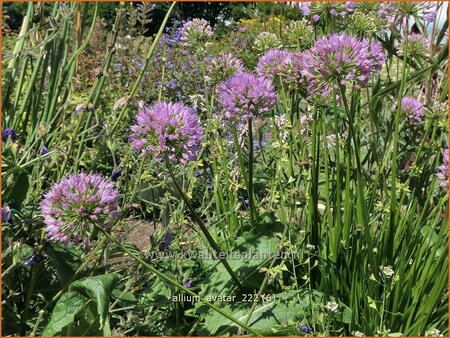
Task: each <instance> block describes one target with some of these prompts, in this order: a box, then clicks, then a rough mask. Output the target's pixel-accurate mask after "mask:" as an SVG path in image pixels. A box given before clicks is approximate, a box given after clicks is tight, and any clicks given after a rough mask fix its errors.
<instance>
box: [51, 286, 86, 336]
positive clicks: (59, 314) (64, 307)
mask: <svg viewBox="0 0 450 338" xmlns="http://www.w3.org/2000/svg"><path fill="white" fill-rule="evenodd" d="M87 301H88V299H87V298H86V297H84V296H83V295H81V294H79V293H78V292H73V291H69V292H66V293H65V294H63V295H62V296H61V298H60V299H59V301H58V303H57V304H56V305H55V308H54V309H53V312H52V315H51V317H50V321H49V323H48V324H47V326H46V328H45V329H44V331H43V332H42V336H55V335H62V334H63V333H64V332H65V330H66V329H67V328H68V327H69V326H71V325H73V323H74V321H75V316H77V315H78V314H79V313H80V312H81V311H82V310H83V308H84V305H85V304H86V303H87Z"/></svg>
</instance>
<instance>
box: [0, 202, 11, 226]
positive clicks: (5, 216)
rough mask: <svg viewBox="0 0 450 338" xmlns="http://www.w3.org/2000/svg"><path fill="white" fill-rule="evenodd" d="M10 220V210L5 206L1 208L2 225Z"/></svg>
mask: <svg viewBox="0 0 450 338" xmlns="http://www.w3.org/2000/svg"><path fill="white" fill-rule="evenodd" d="M10 219H11V209H10V208H9V207H8V206H7V205H5V206H4V207H3V208H2V223H5V222H9V221H10Z"/></svg>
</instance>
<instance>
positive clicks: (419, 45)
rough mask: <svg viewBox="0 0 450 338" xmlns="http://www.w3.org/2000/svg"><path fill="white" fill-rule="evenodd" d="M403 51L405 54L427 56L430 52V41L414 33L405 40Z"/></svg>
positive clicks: (402, 46)
mask: <svg viewBox="0 0 450 338" xmlns="http://www.w3.org/2000/svg"><path fill="white" fill-rule="evenodd" d="M401 49H402V51H403V54H405V53H408V55H425V54H427V53H428V52H429V51H430V40H428V38H427V37H426V36H424V35H422V34H417V33H412V34H409V35H408V39H407V40H406V39H403V42H402V45H401Z"/></svg>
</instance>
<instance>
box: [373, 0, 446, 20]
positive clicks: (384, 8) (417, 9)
mask: <svg viewBox="0 0 450 338" xmlns="http://www.w3.org/2000/svg"><path fill="white" fill-rule="evenodd" d="M378 15H379V16H380V18H382V19H387V20H388V22H389V23H390V24H391V25H394V24H398V23H400V22H402V21H403V19H405V18H407V17H409V16H413V17H416V18H421V19H422V20H423V21H424V22H425V23H429V22H434V21H435V20H436V17H437V11H436V3H435V2H433V1H395V2H382V3H380V6H379V10H378Z"/></svg>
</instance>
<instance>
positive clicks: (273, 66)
mask: <svg viewBox="0 0 450 338" xmlns="http://www.w3.org/2000/svg"><path fill="white" fill-rule="evenodd" d="M299 73H300V69H299V67H298V62H296V60H295V54H294V53H291V52H289V51H287V50H280V49H271V50H269V51H268V52H267V53H266V54H264V55H263V56H261V57H260V58H259V61H258V65H257V66H256V74H258V75H259V76H264V77H266V78H267V79H269V80H274V79H275V78H277V77H279V78H280V79H281V81H283V83H285V84H286V85H287V86H288V87H293V86H295V84H296V83H297V81H298V78H299Z"/></svg>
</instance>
